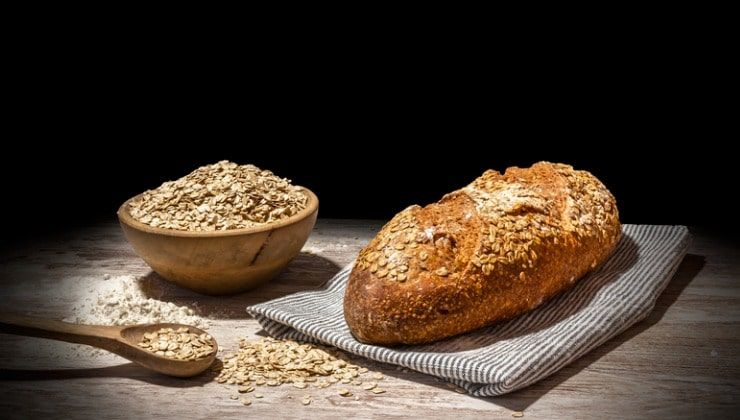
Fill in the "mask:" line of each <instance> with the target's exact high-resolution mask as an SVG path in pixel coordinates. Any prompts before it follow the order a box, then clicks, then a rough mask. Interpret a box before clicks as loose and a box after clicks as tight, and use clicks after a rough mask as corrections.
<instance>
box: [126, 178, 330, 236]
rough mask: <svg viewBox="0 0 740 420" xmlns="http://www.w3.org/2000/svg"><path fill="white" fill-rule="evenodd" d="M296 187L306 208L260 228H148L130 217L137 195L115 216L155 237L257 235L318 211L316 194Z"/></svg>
mask: <svg viewBox="0 0 740 420" xmlns="http://www.w3.org/2000/svg"><path fill="white" fill-rule="evenodd" d="M297 187H299V188H301V189H302V190H303V192H304V193H305V194H306V195H307V196H308V203H306V207H305V208H304V209H302V210H301V211H299V212H298V213H296V214H294V215H292V216H290V217H288V218H287V219H284V220H281V221H279V222H274V223H267V224H264V225H260V226H252V227H246V228H239V229H230V230H209V231H191V230H176V229H165V228H160V227H154V226H149V225H147V224H144V223H142V222H140V221H138V220H136V219H134V217H133V216H131V213H130V212H129V204H130V203H131V201H133V200H135V199H137V198H139V197H140V196H141V195H142V194H144V193H141V194H137V195H135V196H133V197H131V198H129V199H128V200H126V201H125V202H124V203H123V204H121V206H120V207H119V208H118V211H117V212H116V214H117V215H118V220H119V221H120V222H121V223H123V224H125V225H127V226H129V227H131V228H133V229H136V230H140V231H143V232H147V233H153V234H157V235H164V236H176V237H185V238H221V237H226V236H238V235H248V234H252V233H259V232H268V231H271V230H275V229H279V228H282V227H285V226H288V225H292V224H294V223H298V222H300V221H302V220H304V219H306V218H308V217H310V216H311V215H312V214H313V213H315V212H316V211H317V210H318V207H319V198H318V197H316V194H314V193H313V191H311V190H309V189H308V188H306V187H303V186H300V185H297Z"/></svg>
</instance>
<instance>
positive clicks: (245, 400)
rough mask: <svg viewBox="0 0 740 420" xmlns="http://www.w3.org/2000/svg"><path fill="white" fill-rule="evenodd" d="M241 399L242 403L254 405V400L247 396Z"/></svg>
mask: <svg viewBox="0 0 740 420" xmlns="http://www.w3.org/2000/svg"><path fill="white" fill-rule="evenodd" d="M239 401H241V403H242V404H244V405H252V400H250V399H249V398H246V397H244V398H241V399H240V400H239Z"/></svg>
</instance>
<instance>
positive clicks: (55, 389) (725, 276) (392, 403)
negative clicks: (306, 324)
mask: <svg viewBox="0 0 740 420" xmlns="http://www.w3.org/2000/svg"><path fill="white" fill-rule="evenodd" d="M380 225H381V224H380V223H379V222H370V221H338V220H319V222H318V223H317V226H316V228H315V229H314V232H313V234H312V236H311V238H310V239H309V241H308V242H307V244H306V246H305V247H304V252H302V253H301V254H299V255H298V257H296V259H295V260H294V261H293V262H291V263H290V264H289V265H288V267H287V268H286V270H285V271H284V272H283V273H282V274H281V275H280V276H279V277H278V278H277V279H276V280H274V281H273V282H271V283H269V284H267V285H264V286H262V287H260V288H257V289H255V290H252V291H250V292H247V293H244V294H241V295H236V296H231V297H224V296H219V297H215V296H202V295H197V294H195V293H193V292H190V291H187V290H185V289H182V288H178V287H176V286H173V285H171V284H169V283H167V282H166V281H164V280H162V279H161V278H159V277H158V276H157V275H156V274H152V273H151V270H150V269H149V268H148V267H147V266H146V264H145V263H144V262H143V261H142V260H140V259H139V258H138V257H136V255H135V254H134V253H133V251H132V250H131V248H130V246H129V245H128V244H127V243H126V242H125V240H124V239H123V235H122V233H121V231H120V228H119V227H118V226H117V225H116V224H114V223H111V224H106V225H101V226H95V227H91V228H88V229H84V230H79V231H77V232H76V233H74V234H66V235H60V236H54V237H48V238H45V239H43V240H36V241H34V242H29V243H26V244H20V245H14V246H13V248H12V249H6V250H4V251H3V252H2V253H1V254H0V282H2V287H1V288H0V310H6V311H20V312H24V313H28V314H34V315H37V316H43V317H50V318H63V317H66V316H69V315H71V314H72V308H73V307H74V306H76V305H79V304H80V303H81V301H83V300H84V299H85V298H86V297H88V296H89V295H90V294H92V293H94V292H95V290H96V288H98V287H101V285H102V284H104V282H105V280H104V278H103V276H104V275H105V274H108V275H111V276H117V275H134V276H143V280H142V282H143V284H144V286H145V290H146V291H147V293H148V294H151V295H152V296H155V297H158V298H160V299H162V300H170V301H172V302H175V303H177V304H180V305H182V304H190V303H191V302H193V301H197V302H198V304H199V307H200V310H201V312H202V313H203V314H205V315H209V316H210V318H212V319H213V320H212V324H213V325H212V327H211V328H210V329H209V330H208V331H209V332H210V333H211V334H212V335H214V336H215V337H216V339H217V340H218V343H219V347H222V348H225V349H226V350H227V351H228V349H232V348H234V347H235V346H236V344H237V342H238V339H239V338H242V337H247V338H253V339H255V338H258V337H259V336H260V335H261V334H263V333H261V332H260V327H259V325H258V324H257V322H256V321H255V320H253V319H251V318H250V317H249V316H248V315H247V314H246V313H245V311H244V307H245V306H247V305H249V304H253V303H256V302H263V301H265V300H269V299H272V298H275V297H278V296H283V295H285V294H288V293H293V292H296V291H300V290H306V289H307V288H312V287H315V286H317V285H319V284H321V283H322V282H323V281H324V280H326V279H327V278H329V277H330V276H332V275H333V274H334V273H336V272H337V271H338V270H339V268H340V267H341V266H344V265H345V264H347V263H349V262H350V261H351V260H352V259H353V258H354V256H355V255H356V254H357V252H358V251H359V250H360V249H361V248H362V246H364V245H365V243H366V242H367V241H368V240H369V239H370V238H371V237H372V236H374V235H375V233H376V232H377V231H378V229H379V228H380ZM692 233H693V234H694V243H693V246H692V248H691V250H690V252H689V255H688V256H687V257H686V258H685V260H684V261H683V263H682V264H681V267H680V269H679V272H678V273H677V274H676V276H675V277H674V278H673V279H672V280H671V282H670V284H669V285H668V288H667V289H666V291H665V292H664V293H663V294H662V295H661V297H660V298H659V299H658V302H657V305H656V308H655V310H654V311H653V313H652V314H651V315H650V316H649V317H648V318H647V319H646V320H645V321H643V322H641V323H639V324H637V325H635V326H633V327H632V328H630V329H629V330H628V331H627V332H625V333H624V334H622V335H620V336H618V337H616V338H615V339H613V340H611V341H609V342H607V343H606V344H604V345H603V346H601V347H599V348H597V349H596V350H594V351H593V352H591V353H589V354H588V355H586V356H585V357H583V358H581V359H579V360H578V361H576V362H575V363H573V364H571V365H570V366H567V367H566V368H564V369H562V370H561V371H559V372H557V373H556V374H554V375H553V376H551V377H549V378H547V379H545V380H543V381H541V382H539V383H537V384H535V385H533V386H531V387H528V388H526V389H523V390H520V391H517V392H514V393H511V394H508V395H504V396H501V397H491V398H472V397H469V396H466V395H461V394H457V393H454V392H452V391H450V390H449V389H447V387H446V386H444V384H441V383H438V382H436V381H435V379H434V378H432V377H430V376H427V375H423V374H419V373H415V372H403V371H399V370H396V368H395V367H393V366H388V365H380V364H377V363H373V362H366V363H365V365H366V366H367V367H369V368H371V369H376V370H380V371H382V372H384V373H385V374H386V379H385V380H384V381H383V387H384V388H386V389H387V390H388V392H387V393H386V394H380V395H366V394H364V393H355V394H356V395H358V396H360V399H359V400H357V401H355V400H353V399H347V398H343V397H340V396H339V395H337V394H336V389H335V387H330V388H327V389H322V390H318V389H316V390H311V392H310V393H311V395H312V396H313V399H314V401H313V403H312V404H311V405H310V406H303V405H301V398H302V397H303V395H304V394H306V392H305V391H306V390H301V389H296V388H293V387H289V386H282V387H279V388H270V389H266V390H264V392H263V394H264V395H265V398H263V399H262V400H255V399H253V404H252V406H250V407H244V406H242V405H241V404H240V403H239V402H238V401H234V400H231V399H230V398H229V396H230V395H233V394H235V389H234V388H233V387H231V386H226V385H222V384H217V383H215V382H213V381H211V377H209V376H208V375H204V376H199V377H195V378H191V379H177V378H169V377H166V376H162V375H159V374H156V373H153V372H149V371H147V370H145V369H142V368H140V367H139V366H136V365H134V364H132V363H130V362H128V361H126V360H125V359H122V358H120V357H118V356H115V355H104V356H99V357H95V358H81V357H79V349H78V348H77V347H78V345H75V344H68V343H61V342H54V341H50V340H43V339H36V338H26V337H15V336H9V335H2V336H0V337H1V338H2V340H1V341H0V416H2V417H3V418H29V417H41V416H45V417H51V416H58V415H59V413H64V416H65V417H69V418H96V417H101V416H105V417H106V418H143V417H147V418H150V417H153V416H157V417H163V418H170V417H187V418H217V417H225V418H231V417H234V418H235V417H241V416H254V417H257V416H263V417H270V418H306V417H317V418H321V417H352V418H358V417H359V418H367V417H386V416H390V417H414V418H420V417H425V418H426V417H441V418H445V417H447V418H449V417H459V418H474V417H478V418H480V417H485V418H512V417H511V413H512V412H513V411H523V412H524V417H525V418H594V417H596V418H634V417H647V416H650V417H657V418H667V417H671V418H674V417H677V418H687V417H688V418H691V417H707V416H711V415H722V416H723V417H728V416H731V415H732V414H734V413H737V412H738V410H740V357H738V356H740V252H739V251H738V247H737V245H736V244H734V243H730V242H729V241H723V240H722V239H719V238H718V237H716V236H713V235H712V234H711V233H710V232H706V231H701V230H696V229H693V230H692ZM6 248H7V247H6Z"/></svg>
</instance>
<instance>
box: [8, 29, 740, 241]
mask: <svg viewBox="0 0 740 420" xmlns="http://www.w3.org/2000/svg"><path fill="white" fill-rule="evenodd" d="M48 41H49V42H53V40H48ZM689 47H692V48H693V50H692V51H691V54H692V60H689V61H687V60H686V57H687V54H688V51H687V50H686V49H687V48H689ZM182 48H184V47H182ZM297 48H298V47H297ZM298 49H300V48H298ZM155 50H156V48H153V49H150V50H148V51H147V52H146V53H145V52H141V53H140V54H139V53H135V52H129V53H128V54H126V56H127V57H128V58H129V59H123V58H122V57H121V56H117V55H115V54H113V53H112V52H110V53H107V52H106V51H107V50H106V49H105V48H100V49H99V50H96V54H94V55H93V58H92V59H91V58H90V56H89V54H88V55H86V54H85V53H84V52H81V53H77V54H75V53H73V52H71V51H69V50H64V49H63V48H60V46H53V45H52V46H50V47H49V48H47V49H46V50H42V51H35V53H34V55H33V57H29V58H33V60H30V61H24V60H19V61H18V62H16V63H15V65H14V67H13V70H15V72H16V77H15V78H13V79H9V80H10V82H9V86H8V87H9V91H8V96H7V98H8V99H7V101H6V102H7V103H8V104H9V105H10V106H9V110H8V111H7V114H6V115H5V117H6V118H5V121H6V127H5V130H4V131H5V135H4V145H5V146H4V147H5V150H4V153H3V156H2V167H1V168H0V177H1V179H2V180H3V203H2V206H0V216H1V217H2V220H3V221H4V222H5V223H4V224H5V226H6V230H5V237H6V241H12V240H15V239H19V238H23V237H34V236H37V235H43V234H45V233H49V232H59V231H61V232H65V231H68V230H70V229H75V228H77V227H79V226H84V225H89V224H91V223H97V222H100V221H115V211H116V209H117V207H118V206H119V205H120V204H121V203H122V202H123V201H124V200H126V199H127V198H129V197H131V196H133V195H135V194H137V193H139V192H141V191H144V190H146V189H150V188H154V187H156V186H158V185H159V184H161V183H162V182H164V181H166V180H172V179H176V178H178V177H180V176H183V175H185V174H187V173H188V172H190V171H191V170H193V169H195V168H196V167H198V166H200V165H204V164H208V163H212V162H215V161H218V160H221V159H228V160H232V161H235V162H238V163H254V164H256V165H258V166H260V167H262V168H265V169H270V170H272V171H273V172H275V173H276V174H278V175H280V176H284V177H287V178H290V179H292V180H293V182H294V183H296V184H299V185H303V186H306V187H308V188H310V189H312V190H313V191H314V192H315V193H316V194H317V195H318V196H319V199H320V210H319V216H320V217H331V218H372V219H387V218H389V217H391V216H392V215H393V214H394V213H396V212H397V211H399V210H401V209H403V208H404V207H406V206H407V205H409V204H413V203H420V204H423V203H429V202H432V201H435V200H437V199H439V198H440V197H441V196H442V195H443V194H444V193H446V192H449V191H451V190H453V189H456V188H460V187H461V186H464V185H465V184H467V183H469V182H470V181H471V180H472V179H474V178H475V177H476V176H478V175H480V174H481V173H482V172H483V171H484V170H485V169H487V168H493V169H497V170H504V169H505V168H506V167H508V166H513V165H517V166H529V165H530V164H532V163H534V162H537V161H540V160H549V161H554V162H564V163H569V164H572V165H573V166H575V167H576V168H578V169H586V170H589V171H591V172H592V173H594V174H595V175H596V176H597V177H598V178H600V179H601V180H602V181H603V182H604V184H606V186H607V187H608V188H609V189H610V190H611V191H612V192H613V194H614V195H615V196H616V198H617V201H618V205H619V209H620V212H621V216H622V217H621V218H622V221H623V222H626V223H662V224H687V225H704V226H718V227H721V228H722V229H723V230H736V229H737V227H736V224H735V223H734V222H732V220H734V215H735V213H736V211H735V210H734V208H735V207H736V206H735V204H734V202H735V195H736V193H737V190H738V188H737V186H736V180H737V176H736V174H735V173H736V171H735V166H736V165H737V162H736V158H735V153H733V152H731V147H729V146H728V145H727V144H728V143H730V142H732V141H734V140H735V139H736V137H737V133H736V130H735V129H734V127H733V126H732V124H731V122H732V120H733V119H734V118H736V116H734V115H733V114H732V111H731V108H732V107H731V106H729V105H727V104H728V103H729V102H727V100H728V99H731V98H730V97H729V96H728V95H729V94H728V92H727V88H726V84H725V83H724V82H723V79H722V77H723V76H722V74H723V72H725V71H726V70H727V67H726V66H725V65H723V64H722V61H723V60H724V59H722V58H721V56H716V55H712V54H713V53H712V52H711V51H710V50H708V49H706V48H704V47H702V46H700V45H693V46H690V45H689V44H681V45H679V44H676V45H674V46H673V49H672V50H666V49H665V48H664V49H660V50H656V49H654V48H652V47H651V46H649V45H648V46H644V48H642V49H633V50H621V49H611V50H608V51H607V50H603V51H602V50H598V49H585V50H580V52H579V51H575V50H574V51H571V52H570V53H566V52H564V51H562V53H563V54H561V55H557V54H555V52H556V49H550V50H548V51H549V52H547V54H546V55H543V56H538V57H534V58H532V57H530V58H531V59H529V60H524V61H520V60H512V61H511V62H506V65H504V66H499V67H492V66H490V65H487V64H486V63H484V62H483V61H480V62H478V61H476V60H472V58H471V57H469V56H465V55H464V54H462V53H461V54H462V55H461V56H460V57H458V59H457V61H455V60H453V61H446V62H445V63H441V62H436V61H433V60H432V61H429V60H430V58H429V57H427V58H428V59H427V60H426V61H425V60H421V61H419V62H418V63H415V62H414V60H412V59H411V58H410V57H405V58H399V57H395V58H393V60H390V58H389V60H390V61H388V60H386V61H368V62H362V61H361V60H360V58H361V57H360V56H357V55H354V56H352V57H348V58H347V61H346V62H343V63H342V65H338V64H337V60H336V58H337V57H333V59H334V60H333V61H328V56H329V55H330V54H328V53H327V55H325V56H323V58H326V59H327V61H321V59H322V57H317V56H313V57H311V59H310V60H308V58H307V57H306V56H305V55H296V56H290V57H292V58H293V59H295V60H294V61H293V62H290V60H288V61H286V60H280V61H273V60H264V61H260V62H259V63H257V62H255V61H248V62H247V64H248V63H252V64H254V65H253V66H249V65H247V64H245V63H244V62H239V63H237V62H233V63H231V64H230V62H229V60H227V59H225V58H224V57H223V56H218V55H214V56H213V57H212V59H209V60H205V61H203V60H201V61H198V62H192V61H187V60H186V59H185V57H183V56H180V57H179V59H177V58H174V55H176V53H174V52H173V53H172V55H166V54H165V55H163V56H159V55H158V54H157V51H155ZM585 51H587V52H588V54H586V55H583V54H584V52H585ZM89 52H90V51H89V50H88V51H87V53H89ZM180 52H182V51H180ZM304 53H305V51H304ZM28 54H30V53H28ZM718 57H719V58H718ZM283 58H285V57H283ZM520 58H522V57H520ZM535 58H536V59H535ZM302 59H305V60H304V61H301V60H302ZM306 60H308V61H306ZM394 60H395V61H394ZM471 60H472V61H471ZM339 61H341V60H339ZM400 61H404V63H405V65H400ZM432 62H434V65H433V66H425V65H422V64H423V63H426V64H431V63H432ZM383 63H385V64H383ZM391 63H396V64H398V65H393V66H391ZM257 64H259V65H257ZM723 69H724V70H723ZM494 70H495V71H494Z"/></svg>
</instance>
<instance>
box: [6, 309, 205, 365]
mask: <svg viewBox="0 0 740 420" xmlns="http://www.w3.org/2000/svg"><path fill="white" fill-rule="evenodd" d="M180 327H186V328H188V330H189V331H190V332H192V333H196V334H202V333H206V332H205V331H203V330H201V329H198V328H195V327H193V326H190V325H182V324H169V323H161V324H142V325H123V326H104V325H81V324H70V323H67V322H62V321H56V320H52V319H45V318H36V317H30V316H24V315H17V314H10V313H3V312H0V333H4V334H17V335H26V336H30V337H41V338H50V339H52V340H60V341H67V342H69V343H79V344H87V345H88V346H93V347H98V348H101V349H105V350H108V351H109V352H111V353H115V354H117V355H119V356H122V357H125V358H126V359H128V360H131V361H132V362H135V363H138V364H140V365H141V366H144V367H145V368H147V369H151V370H154V371H157V372H160V373H164V374H165V375H170V376H177V377H182V378H186V377H190V376H195V375H197V374H199V373H201V372H203V371H205V370H206V369H208V367H209V366H211V364H212V363H213V361H214V360H216V352H217V351H218V345H217V344H216V340H215V339H214V340H213V350H214V351H213V353H211V354H210V355H209V356H207V357H205V358H203V359H199V360H177V359H170V358H168V357H164V356H158V355H156V354H154V353H152V352H149V351H148V350H145V349H142V348H141V347H139V346H138V343H140V342H141V340H142V339H143V337H144V333H147V332H156V331H159V330H160V329H162V328H172V329H175V330H176V329H178V328H180ZM206 334H208V333H206Z"/></svg>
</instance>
